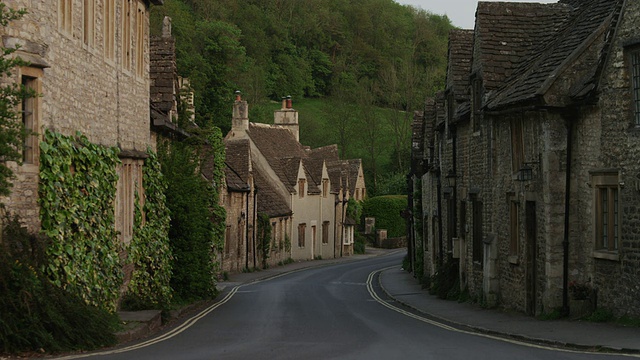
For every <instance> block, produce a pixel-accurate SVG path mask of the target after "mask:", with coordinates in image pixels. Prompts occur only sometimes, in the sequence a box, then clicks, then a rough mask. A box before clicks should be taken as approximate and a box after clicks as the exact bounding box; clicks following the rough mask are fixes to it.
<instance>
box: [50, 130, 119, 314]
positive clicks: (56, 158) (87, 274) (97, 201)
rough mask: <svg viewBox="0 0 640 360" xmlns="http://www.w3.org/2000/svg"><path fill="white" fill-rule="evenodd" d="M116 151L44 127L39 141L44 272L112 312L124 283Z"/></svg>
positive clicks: (79, 294) (79, 135)
mask: <svg viewBox="0 0 640 360" xmlns="http://www.w3.org/2000/svg"><path fill="white" fill-rule="evenodd" d="M118 151H119V150H118V149H117V148H106V147H103V146H100V145H95V144H92V143H90V142H89V140H88V139H87V138H86V137H85V136H83V135H82V134H80V133H76V136H75V137H71V136H64V135H61V134H59V133H54V132H51V131H46V132H45V134H44V141H43V142H41V143H40V186H39V196H38V201H39V204H40V220H41V224H42V225H41V226H42V233H43V234H44V235H45V236H47V237H48V238H49V239H51V244H50V245H49V247H48V248H47V255H48V256H49V257H50V263H49V264H48V265H47V267H46V268H45V271H46V273H47V275H48V276H49V277H50V278H51V280H52V282H53V284H55V285H56V286H58V287H61V288H62V289H65V290H67V291H68V292H70V293H72V294H74V295H75V296H80V297H82V298H83V299H84V300H85V301H86V302H87V303H88V304H92V305H95V306H98V307H104V308H106V309H108V310H110V311H114V310H115V308H116V300H117V298H118V288H119V287H120V285H121V284H122V264H121V261H120V257H119V253H120V251H121V245H120V242H119V241H118V238H117V234H116V230H115V215H114V205H113V204H114V202H115V195H116V185H117V181H118V175H117V173H116V166H117V165H118V164H119V162H120V160H119V159H118Z"/></svg>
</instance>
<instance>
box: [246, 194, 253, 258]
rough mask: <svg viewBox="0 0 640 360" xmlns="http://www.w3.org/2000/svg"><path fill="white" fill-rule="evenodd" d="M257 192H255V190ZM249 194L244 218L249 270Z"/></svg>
mask: <svg viewBox="0 0 640 360" xmlns="http://www.w3.org/2000/svg"><path fill="white" fill-rule="evenodd" d="M254 191H255V190H254ZM249 194H251V193H247V195H246V196H245V203H246V205H245V216H244V237H245V245H244V267H245V268H246V269H247V270H249Z"/></svg>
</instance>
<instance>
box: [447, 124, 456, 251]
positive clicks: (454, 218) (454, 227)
mask: <svg viewBox="0 0 640 360" xmlns="http://www.w3.org/2000/svg"><path fill="white" fill-rule="evenodd" d="M457 138H458V132H457V131H455V130H454V132H453V136H452V143H451V145H452V150H451V152H452V154H451V156H452V157H453V159H452V162H451V163H452V170H453V174H454V175H455V176H456V179H455V186H454V187H453V193H452V194H451V196H452V197H453V234H452V235H453V236H452V237H454V238H456V237H458V179H457V177H458V169H457V158H458V145H457V143H458V142H457ZM449 251H451V252H452V253H453V246H452V248H451V249H449Z"/></svg>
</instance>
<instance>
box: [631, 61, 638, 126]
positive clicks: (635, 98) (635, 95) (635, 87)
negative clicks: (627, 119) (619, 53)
mask: <svg viewBox="0 0 640 360" xmlns="http://www.w3.org/2000/svg"><path fill="white" fill-rule="evenodd" d="M631 72H632V75H631V77H632V84H633V109H634V120H635V124H636V125H640V52H634V53H633V54H631Z"/></svg>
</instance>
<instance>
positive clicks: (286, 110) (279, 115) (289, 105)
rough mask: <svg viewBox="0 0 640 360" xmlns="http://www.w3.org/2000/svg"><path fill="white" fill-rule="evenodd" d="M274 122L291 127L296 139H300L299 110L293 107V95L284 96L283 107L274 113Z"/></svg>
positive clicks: (290, 129)
mask: <svg viewBox="0 0 640 360" xmlns="http://www.w3.org/2000/svg"><path fill="white" fill-rule="evenodd" d="M273 124H274V125H278V126H283V127H286V128H288V129H289V131H291V133H292V134H293V136H294V137H295V138H296V141H300V128H299V126H298V112H297V111H296V110H295V109H294V108H293V102H292V101H291V95H289V96H287V97H286V98H282V109H280V110H276V111H275V112H274V114H273Z"/></svg>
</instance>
